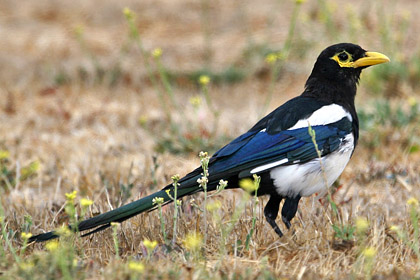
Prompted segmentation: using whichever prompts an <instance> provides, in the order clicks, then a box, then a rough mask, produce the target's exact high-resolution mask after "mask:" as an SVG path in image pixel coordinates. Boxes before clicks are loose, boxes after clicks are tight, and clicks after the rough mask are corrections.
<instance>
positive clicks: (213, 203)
mask: <svg viewBox="0 0 420 280" xmlns="http://www.w3.org/2000/svg"><path fill="white" fill-rule="evenodd" d="M220 207H222V203H221V202H220V201H219V200H215V201H211V202H209V203H207V205H206V208H207V210H208V211H210V212H213V211H216V210H217V209H220Z"/></svg>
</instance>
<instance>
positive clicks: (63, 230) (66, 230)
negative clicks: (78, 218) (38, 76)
mask: <svg viewBox="0 0 420 280" xmlns="http://www.w3.org/2000/svg"><path fill="white" fill-rule="evenodd" d="M56 231H57V234H58V235H60V236H63V237H65V236H70V235H71V234H72V232H71V230H70V229H69V227H68V226H65V225H63V226H62V227H60V228H59V229H57V230H56Z"/></svg>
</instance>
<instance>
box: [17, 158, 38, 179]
mask: <svg viewBox="0 0 420 280" xmlns="http://www.w3.org/2000/svg"><path fill="white" fill-rule="evenodd" d="M39 167H40V163H39V161H37V160H36V161H33V162H31V163H30V164H29V165H28V166H25V167H23V168H22V170H21V171H20V173H21V176H22V177H23V178H28V177H29V176H31V175H33V174H35V173H36V172H37V171H38V170H39Z"/></svg>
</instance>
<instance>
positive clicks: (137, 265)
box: [128, 261, 144, 273]
mask: <svg viewBox="0 0 420 280" xmlns="http://www.w3.org/2000/svg"><path fill="white" fill-rule="evenodd" d="M128 269H130V270H132V271H135V272H139V273H141V272H143V271H144V264H143V263H141V262H135V261H130V262H129V263H128Z"/></svg>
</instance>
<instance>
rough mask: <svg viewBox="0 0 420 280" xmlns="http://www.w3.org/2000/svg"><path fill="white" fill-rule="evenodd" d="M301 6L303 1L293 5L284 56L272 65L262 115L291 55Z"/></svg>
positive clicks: (283, 51) (283, 50)
mask: <svg viewBox="0 0 420 280" xmlns="http://www.w3.org/2000/svg"><path fill="white" fill-rule="evenodd" d="M300 6H301V3H298V2H296V3H295V6H294V7H293V12H292V17H291V19H290V24H289V30H288V32H287V37H286V41H285V42H284V45H283V47H282V50H281V54H282V56H283V57H282V58H281V60H280V61H277V62H275V63H273V65H272V67H271V77H270V84H269V86H268V95H267V98H266V99H265V102H264V105H263V108H262V110H261V115H264V114H265V112H266V111H267V109H268V107H269V106H270V102H271V99H272V98H273V94H274V86H275V84H276V79H277V77H278V76H279V73H280V70H281V68H282V66H283V64H284V61H286V60H287V58H288V56H289V53H290V49H291V47H292V43H293V38H294V34H295V30H296V23H297V20H298V16H299V11H300Z"/></svg>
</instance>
